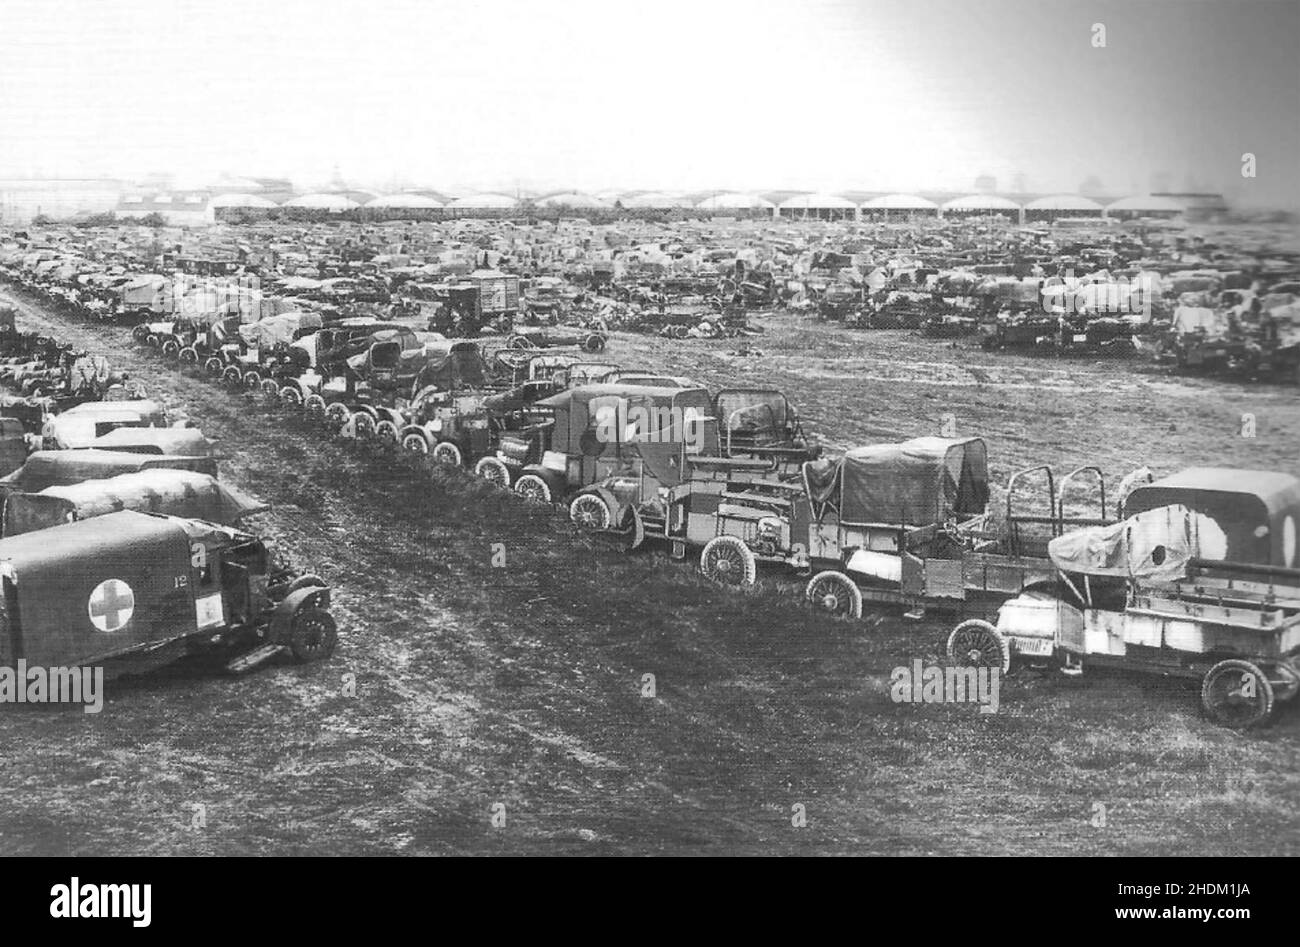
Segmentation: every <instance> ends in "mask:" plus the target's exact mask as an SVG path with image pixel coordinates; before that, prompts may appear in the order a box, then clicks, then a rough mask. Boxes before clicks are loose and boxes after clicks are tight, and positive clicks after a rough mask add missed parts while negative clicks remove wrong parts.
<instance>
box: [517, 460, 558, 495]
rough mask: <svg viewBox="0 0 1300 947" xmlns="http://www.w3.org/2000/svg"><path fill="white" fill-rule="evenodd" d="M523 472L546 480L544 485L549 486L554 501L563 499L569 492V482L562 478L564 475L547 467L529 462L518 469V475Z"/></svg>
mask: <svg viewBox="0 0 1300 947" xmlns="http://www.w3.org/2000/svg"><path fill="white" fill-rule="evenodd" d="M523 474H533V475H535V476H538V477H541V478H542V479H543V480H544V481H546V485H547V486H548V487H550V488H551V496H552V497H554V498H555V500H556V501H561V500H563V499H564V498H565V497H566V496H567V495H568V493H569V484H568V482H567V481H566V480H565V479H564V475H563V474H561V473H557V472H556V471H554V470H551V469H550V468H549V467H543V466H541V465H540V464H529V465H528V466H527V467H525V468H524V469H523V470H522V471H520V476H522V475H523ZM516 479H517V478H516Z"/></svg>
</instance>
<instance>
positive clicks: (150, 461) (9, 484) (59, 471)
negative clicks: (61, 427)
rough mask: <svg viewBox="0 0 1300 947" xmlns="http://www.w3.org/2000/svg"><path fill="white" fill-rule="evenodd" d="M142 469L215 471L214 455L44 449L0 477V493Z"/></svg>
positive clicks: (25, 490)
mask: <svg viewBox="0 0 1300 947" xmlns="http://www.w3.org/2000/svg"><path fill="white" fill-rule="evenodd" d="M141 470H192V471H194V472H195V473H201V474H206V475H208V476H210V477H215V476H216V475H217V461H216V459H215V458H213V457H206V456H205V457H173V456H169V455H159V454H145V453H140V452H136V451H107V450H94V449H90V450H45V451H36V452H35V453H34V454H32V455H30V456H29V457H28V458H27V460H26V461H24V462H23V465H22V466H21V467H19V468H18V469H17V470H15V471H14V472H13V473H11V474H8V475H7V476H5V477H0V496H7V495H9V494H11V493H36V492H38V491H41V490H44V489H45V488H46V487H55V486H67V485H69V484H74V483H81V482H82V481H83V480H103V479H106V478H108V477H116V476H118V475H119V474H125V473H135V472H137V471H141Z"/></svg>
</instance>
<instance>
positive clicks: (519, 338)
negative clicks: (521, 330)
mask: <svg viewBox="0 0 1300 947" xmlns="http://www.w3.org/2000/svg"><path fill="white" fill-rule="evenodd" d="M506 345H507V346H508V347H509V348H512V349H533V348H536V347H537V346H535V345H533V340H532V339H530V338H528V337H527V336H524V335H512V336H511V337H510V338H509V340H507V342H506Z"/></svg>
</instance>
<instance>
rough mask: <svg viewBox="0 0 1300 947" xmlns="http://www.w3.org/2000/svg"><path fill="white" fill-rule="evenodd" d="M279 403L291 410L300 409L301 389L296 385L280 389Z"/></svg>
mask: <svg viewBox="0 0 1300 947" xmlns="http://www.w3.org/2000/svg"><path fill="white" fill-rule="evenodd" d="M280 401H281V403H283V404H285V405H287V406H289V407H291V408H301V407H302V389H301V388H299V387H298V386H297V385H285V386H284V387H283V388H281V389H280Z"/></svg>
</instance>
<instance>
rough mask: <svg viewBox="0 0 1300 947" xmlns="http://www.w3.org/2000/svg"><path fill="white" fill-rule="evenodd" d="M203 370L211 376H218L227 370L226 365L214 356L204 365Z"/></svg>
mask: <svg viewBox="0 0 1300 947" xmlns="http://www.w3.org/2000/svg"><path fill="white" fill-rule="evenodd" d="M203 368H204V370H205V371H207V373H208V374H209V375H213V376H217V375H220V374H221V373H222V372H223V371H224V370H225V368H226V363H225V362H223V361H222V360H221V359H219V358H217V357H216V356H215V355H212V356H209V357H208V359H207V361H205V362H204V363H203Z"/></svg>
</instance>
